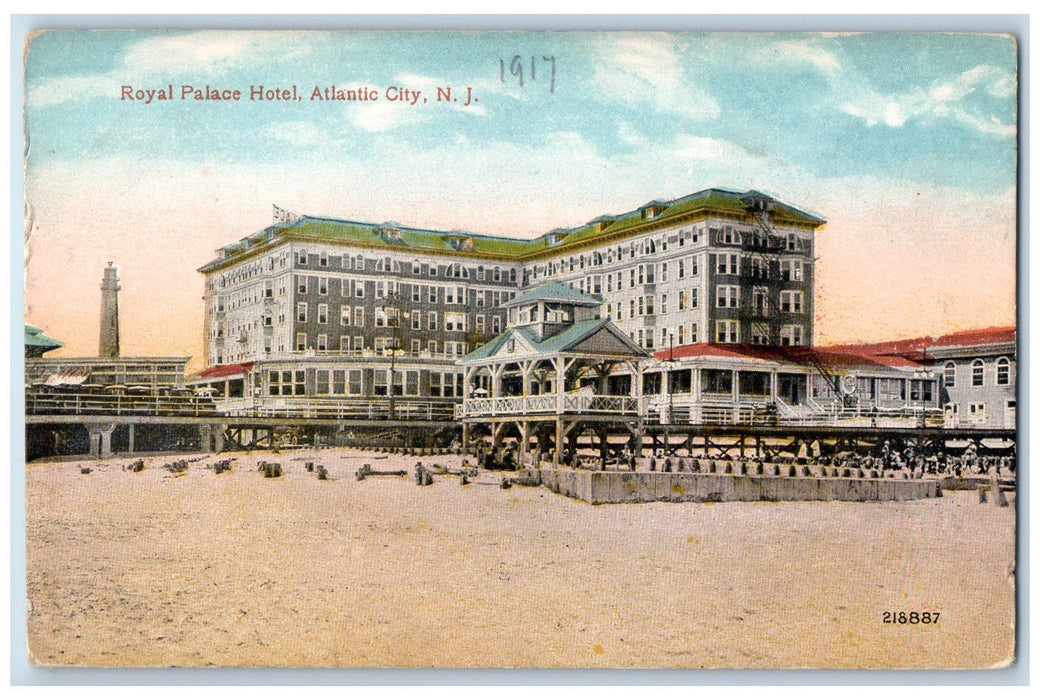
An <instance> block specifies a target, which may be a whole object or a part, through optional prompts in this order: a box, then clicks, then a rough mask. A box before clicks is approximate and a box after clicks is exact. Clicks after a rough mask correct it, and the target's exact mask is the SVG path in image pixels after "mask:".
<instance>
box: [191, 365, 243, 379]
mask: <svg viewBox="0 0 1040 700" xmlns="http://www.w3.org/2000/svg"><path fill="white" fill-rule="evenodd" d="M251 369H253V363H252V362H242V363H240V364H231V365H213V366H212V367H207V368H206V369H204V370H202V371H201V372H199V376H200V377H205V378H206V379H217V378H219V377H230V376H232V375H235V374H245V373H246V372H248V371H249V370H251Z"/></svg>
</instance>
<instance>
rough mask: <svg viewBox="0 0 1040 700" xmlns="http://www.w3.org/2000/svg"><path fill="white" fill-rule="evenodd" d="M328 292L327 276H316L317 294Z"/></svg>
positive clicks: (324, 294) (326, 293)
mask: <svg viewBox="0 0 1040 700" xmlns="http://www.w3.org/2000/svg"><path fill="white" fill-rule="evenodd" d="M328 293H329V278H328V277H319V278H318V294H321V295H323V296H327V295H328Z"/></svg>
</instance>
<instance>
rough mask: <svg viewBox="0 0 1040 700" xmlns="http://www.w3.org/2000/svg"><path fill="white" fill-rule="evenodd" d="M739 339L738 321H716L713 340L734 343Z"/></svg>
mask: <svg viewBox="0 0 1040 700" xmlns="http://www.w3.org/2000/svg"><path fill="white" fill-rule="evenodd" d="M739 339H740V321H728V320H722V321H716V322H715V342H716V343H736V342H739Z"/></svg>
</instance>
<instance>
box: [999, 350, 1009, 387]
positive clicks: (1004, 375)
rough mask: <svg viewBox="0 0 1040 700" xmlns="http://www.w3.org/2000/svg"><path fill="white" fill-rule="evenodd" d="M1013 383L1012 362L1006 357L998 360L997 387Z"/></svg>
mask: <svg viewBox="0 0 1040 700" xmlns="http://www.w3.org/2000/svg"><path fill="white" fill-rule="evenodd" d="M1010 383H1011V361H1010V360H1008V359H1007V358H1006V357H1001V358H1000V359H998V360H997V385H998V386H1007V385H1008V384H1010Z"/></svg>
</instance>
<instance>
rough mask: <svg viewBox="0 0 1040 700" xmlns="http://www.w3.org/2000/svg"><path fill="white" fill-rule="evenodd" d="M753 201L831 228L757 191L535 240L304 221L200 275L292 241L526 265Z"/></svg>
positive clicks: (717, 192)
mask: <svg viewBox="0 0 1040 700" xmlns="http://www.w3.org/2000/svg"><path fill="white" fill-rule="evenodd" d="M752 196H754V197H759V198H765V199H767V200H768V201H769V202H770V203H771V205H772V216H773V217H774V220H777V221H779V222H782V223H784V224H793V225H797V226H808V227H812V228H816V227H819V226H822V225H823V224H825V223H826V220H825V219H824V218H822V217H820V216H817V215H815V214H811V213H808V212H805V211H802V210H801V209H797V208H795V207H793V206H791V205H789V204H785V203H783V202H781V201H779V200H777V199H775V198H773V197H770V196H769V195H765V194H763V193H761V192H757V191H755V190H749V191H746V192H740V191H736V190H727V189H719V188H712V189H707V190H702V191H700V192H695V193H693V194H689V195H686V196H685V197H680V198H678V199H673V200H667V201H660V200H655V201H653V202H648V203H647V204H644V205H643V206H641V207H639V208H638V209H634V210H632V211H629V212H625V213H622V214H609V215H608V214H605V215H602V216H598V217H596V218H595V219H593V220H592V221H590V222H589V223H587V224H584V225H582V226H578V227H575V228H570V229H567V228H560V229H554V230H553V231H552V232H550V233H547V234H545V235H542V236H539V237H537V238H534V239H526V238H510V237H506V236H489V235H484V234H477V233H471V232H468V231H437V230H433V229H422V228H415V227H411V226H401V225H398V224H396V223H393V222H387V223H381V224H378V223H366V222H361V221H351V220H347V219H334V218H328V217H316V216H303V217H301V218H299V219H297V220H295V221H292V222H288V223H279V224H275V225H273V226H269V227H267V228H266V229H264V230H262V231H259V232H257V233H254V234H252V235H250V236H247V237H246V238H243V239H241V240H238V241H235V242H234V243H231V244H228V245H226V246H224V247H223V248H222V249H221V251H222V254H223V257H221V258H218V259H216V260H213V261H211V262H209V263H207V264H206V265H204V266H203V267H202V268H200V270H199V271H200V272H209V271H210V270H213V269H216V268H219V267H221V266H222V265H224V264H226V263H228V262H231V261H232V260H234V259H236V258H237V257H238V256H240V255H245V254H248V253H251V252H254V251H257V250H259V249H261V248H264V247H266V246H268V245H270V244H272V243H276V242H281V241H283V240H286V239H302V240H326V241H343V242H349V243H351V244H354V245H360V246H365V247H374V248H386V249H398V250H411V251H415V252H435V253H449V254H457V255H463V256H465V255H473V256H478V257H490V258H498V259H502V260H521V259H524V258H526V257H529V256H534V255H537V254H539V253H545V252H546V251H549V250H552V249H556V248H567V247H571V246H573V245H575V244H577V243H581V242H586V241H591V240H595V239H598V238H600V237H613V236H616V235H619V234H623V233H624V232H626V231H629V230H633V229H636V228H637V227H643V226H648V225H649V226H655V227H656V226H660V225H662V224H668V223H670V221H671V220H673V219H675V218H676V217H679V216H688V215H690V214H691V213H694V212H703V213H704V214H705V215H706V216H707V215H710V214H712V213H720V214H724V215H733V216H748V215H750V213H751V209H750V207H749V205H748V203H747V200H748V199H749V198H750V197H752ZM650 206H653V207H654V208H655V209H657V210H658V213H657V214H656V216H654V217H652V218H649V219H648V218H646V217H645V216H644V211H645V210H646V209H647V207H650Z"/></svg>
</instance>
